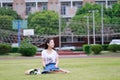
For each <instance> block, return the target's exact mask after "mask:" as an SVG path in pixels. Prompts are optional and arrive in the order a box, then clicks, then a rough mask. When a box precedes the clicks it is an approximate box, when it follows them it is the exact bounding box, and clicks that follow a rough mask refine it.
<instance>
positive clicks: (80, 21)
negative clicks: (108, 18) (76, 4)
mask: <svg viewBox="0 0 120 80" xmlns="http://www.w3.org/2000/svg"><path fill="white" fill-rule="evenodd" d="M92 10H95V11H97V12H95V27H96V30H98V29H97V28H99V27H100V23H101V14H100V13H101V6H100V5H97V4H90V3H86V4H85V5H84V6H83V7H82V8H80V9H78V11H77V13H76V15H75V16H74V17H73V18H72V21H71V24H70V27H71V28H72V30H73V32H74V34H78V35H79V34H86V33H87V27H86V26H87V25H86V23H87V19H86V18H85V16H89V17H90V18H89V22H90V25H89V27H90V32H92V26H93V24H92V22H93V18H92V17H93V15H92ZM96 24H98V25H96Z"/></svg>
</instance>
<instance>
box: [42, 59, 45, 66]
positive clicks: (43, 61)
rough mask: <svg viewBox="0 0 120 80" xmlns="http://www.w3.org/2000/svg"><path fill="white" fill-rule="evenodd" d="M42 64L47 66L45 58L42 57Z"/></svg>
mask: <svg viewBox="0 0 120 80" xmlns="http://www.w3.org/2000/svg"><path fill="white" fill-rule="evenodd" d="M42 65H43V67H45V59H44V58H42Z"/></svg>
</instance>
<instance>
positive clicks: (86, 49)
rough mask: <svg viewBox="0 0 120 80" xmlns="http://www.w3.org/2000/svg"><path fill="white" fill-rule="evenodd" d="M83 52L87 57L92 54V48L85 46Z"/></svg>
mask: <svg viewBox="0 0 120 80" xmlns="http://www.w3.org/2000/svg"><path fill="white" fill-rule="evenodd" d="M83 50H84V51H85V53H86V54H87V55H89V54H90V53H91V46H90V45H87V44H86V45H83Z"/></svg>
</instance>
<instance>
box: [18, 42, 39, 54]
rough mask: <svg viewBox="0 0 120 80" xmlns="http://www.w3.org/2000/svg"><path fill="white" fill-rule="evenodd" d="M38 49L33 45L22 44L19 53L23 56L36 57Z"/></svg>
mask: <svg viewBox="0 0 120 80" xmlns="http://www.w3.org/2000/svg"><path fill="white" fill-rule="evenodd" d="M36 51H37V47H36V46H34V45H33V44H29V43H25V42H24V43H22V44H21V45H20V48H19V52H20V53H21V54H22V56H34V55H35V54H36Z"/></svg>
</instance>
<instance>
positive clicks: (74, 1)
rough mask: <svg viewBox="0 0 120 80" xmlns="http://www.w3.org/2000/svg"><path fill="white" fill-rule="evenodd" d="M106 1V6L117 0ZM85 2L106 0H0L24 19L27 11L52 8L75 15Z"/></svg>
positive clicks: (99, 2) (68, 16) (2, 5)
mask: <svg viewBox="0 0 120 80" xmlns="http://www.w3.org/2000/svg"><path fill="white" fill-rule="evenodd" d="M59 1H60V6H59ZM107 1H108V2H107V4H108V6H111V5H112V4H113V3H115V2H117V0H107ZM87 2H88V3H93V4H94V3H97V4H101V3H104V4H106V0H0V6H1V7H6V5H7V4H10V6H12V7H13V9H14V10H15V11H17V13H18V14H19V15H21V17H22V18H23V19H25V17H26V16H27V15H28V14H29V13H34V12H36V11H42V10H53V11H55V12H59V10H61V11H60V13H61V16H62V17H63V18H71V17H73V16H74V15H75V13H76V11H77V9H78V8H81V7H82V5H84V4H85V3H87ZM10 6H8V7H10ZM59 8H61V9H59Z"/></svg>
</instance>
